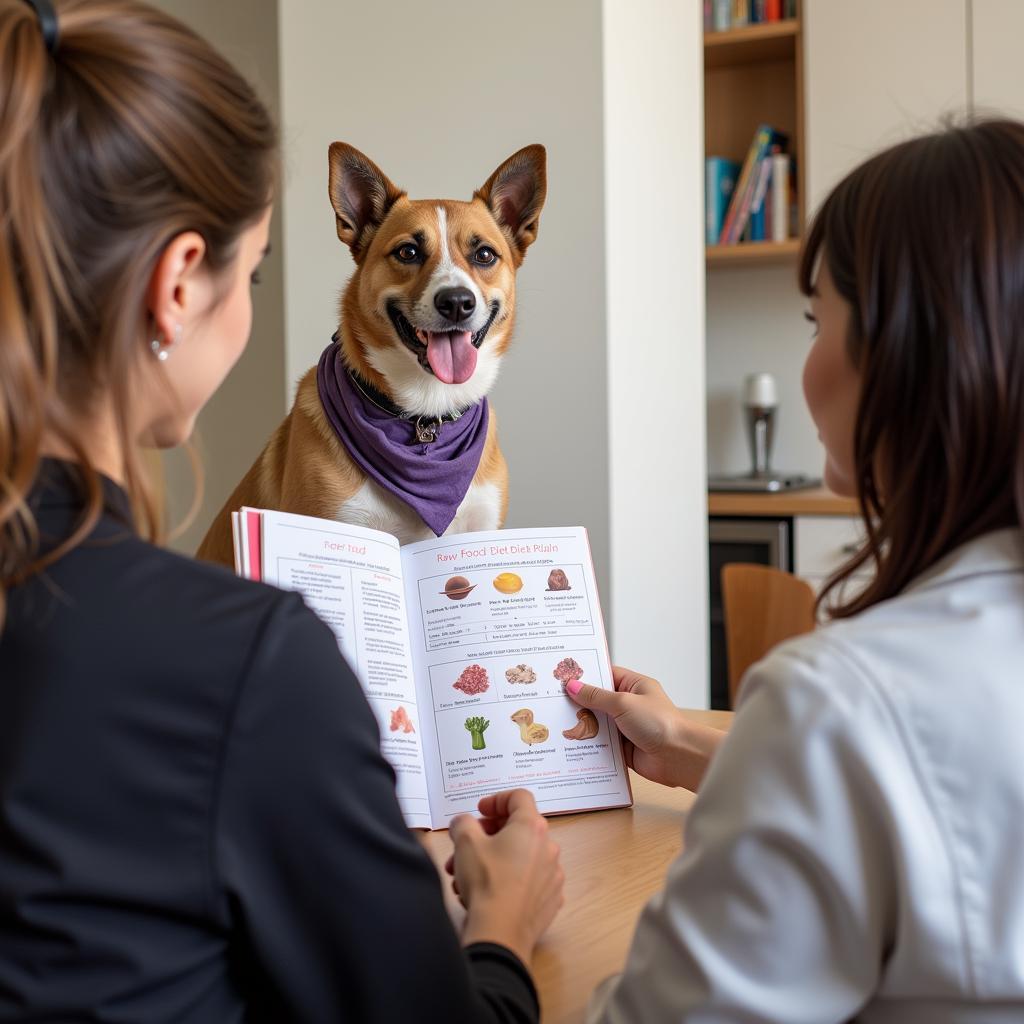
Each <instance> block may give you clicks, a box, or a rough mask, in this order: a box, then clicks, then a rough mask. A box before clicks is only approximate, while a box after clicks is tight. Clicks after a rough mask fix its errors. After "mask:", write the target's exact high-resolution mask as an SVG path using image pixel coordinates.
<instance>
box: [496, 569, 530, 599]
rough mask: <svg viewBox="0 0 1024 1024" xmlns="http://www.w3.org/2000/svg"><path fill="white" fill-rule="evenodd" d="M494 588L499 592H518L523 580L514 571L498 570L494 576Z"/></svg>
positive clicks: (521, 587)
mask: <svg viewBox="0 0 1024 1024" xmlns="http://www.w3.org/2000/svg"><path fill="white" fill-rule="evenodd" d="M494 589H495V590H497V591H498V593H499V594H518V593H519V591H520V590H522V589H523V581H522V578H521V577H519V576H517V575H516V574H515V573H514V572H500V573H498V575H497V576H495V577H494Z"/></svg>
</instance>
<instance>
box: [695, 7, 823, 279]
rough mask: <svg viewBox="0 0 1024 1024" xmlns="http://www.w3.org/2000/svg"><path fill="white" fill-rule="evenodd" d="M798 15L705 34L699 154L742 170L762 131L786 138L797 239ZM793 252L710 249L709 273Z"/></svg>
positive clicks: (800, 130)
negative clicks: (727, 161)
mask: <svg viewBox="0 0 1024 1024" xmlns="http://www.w3.org/2000/svg"><path fill="white" fill-rule="evenodd" d="M801 7H802V3H799V2H798V3H797V16H796V17H795V18H787V19H785V20H783V21H775V22H768V23H765V24H759V25H747V26H745V27H743V28H734V29H729V30H727V31H723V32H706V33H705V34H704V152H705V154H706V155H707V156H724V157H728V158H729V159H732V160H736V161H737V162H739V163H742V161H743V158H744V157H745V156H746V153H747V149H748V147H749V146H750V140H751V138H752V137H753V135H754V130H755V129H756V128H757V126H758V125H759V124H761V123H765V124H770V125H772V126H773V127H774V128H778V129H779V130H780V131H784V132H786V134H787V135H789V139H790V146H789V151H790V154H791V155H792V157H793V159H794V160H795V162H796V175H797V182H796V187H797V209H798V215H797V228H798V233H799V232H802V231H803V227H804V208H805V195H806V187H805V183H804V182H805V171H806V160H805V159H804V153H805V139H804V69H803V39H802V32H803V25H802V11H801ZM798 251H799V243H798V241H797V239H796V238H792V239H787V240H786V241H785V242H740V243H737V244H736V245H709V246H707V247H706V250H705V257H706V263H707V266H708V268H709V269H710V268H712V267H733V266H750V265H756V264H758V263H779V262H784V261H787V260H793V259H795V257H796V254H797V253H798Z"/></svg>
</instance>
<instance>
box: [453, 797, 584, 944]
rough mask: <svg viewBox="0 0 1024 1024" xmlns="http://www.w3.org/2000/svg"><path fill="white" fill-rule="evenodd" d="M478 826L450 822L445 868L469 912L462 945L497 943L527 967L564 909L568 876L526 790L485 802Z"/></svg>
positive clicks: (463, 818)
mask: <svg viewBox="0 0 1024 1024" xmlns="http://www.w3.org/2000/svg"><path fill="white" fill-rule="evenodd" d="M479 808H480V815H481V817H480V818H479V819H476V818H473V817H471V816H470V815H468V814H462V815H459V816H458V817H457V818H453V819H452V821H451V824H450V825H449V834H450V835H451V838H452V842H453V843H454V845H455V852H454V854H452V856H451V858H450V859H449V861H448V863H447V865H446V868H447V870H448V873H449V874H452V875H454V876H455V892H456V893H457V894H458V897H459V899H460V900H461V901H462V905H463V906H464V907H465V908H466V910H467V916H466V924H465V927H464V928H463V932H462V941H463V944H464V945H469V944H470V943H471V942H496V943H498V944H499V945H502V946H506V947H508V948H509V949H511V950H512V952H513V953H515V954H516V956H518V957H519V959H520V960H522V961H523V962H524V963H529V961H530V956H531V955H532V954H533V947H534V946H535V945H536V944H537V940H538V939H539V938H540V937H541V935H543V934H544V932H545V931H546V929H547V927H548V925H550V924H551V922H552V921H553V920H554V917H555V914H557V913H558V910H559V908H560V907H561V906H562V903H563V902H564V896H563V894H562V888H563V885H564V883H565V874H564V872H563V871H562V866H561V864H560V863H559V856H560V851H559V849H558V846H557V844H556V843H555V842H554V841H553V840H552V839H551V837H550V835H549V834H548V823H547V821H545V819H544V818H542V817H541V815H540V813H539V812H538V811H537V804H536V803H535V802H534V799H533V795H532V794H531V793H529V792H528V791H527V790H525V789H513V790H507V791H505V792H502V793H495V794H494V796H487V797H484V798H483V800H481V801H480V804H479Z"/></svg>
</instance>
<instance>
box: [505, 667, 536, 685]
mask: <svg viewBox="0 0 1024 1024" xmlns="http://www.w3.org/2000/svg"><path fill="white" fill-rule="evenodd" d="M505 678H506V679H507V680H508V681H509V682H510V683H535V682H537V673H536V672H534V671H533V669H532V668H530V666H529V665H523V664H519V665H513V666H512V668H507V669H505Z"/></svg>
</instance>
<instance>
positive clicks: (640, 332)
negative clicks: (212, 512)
mask: <svg viewBox="0 0 1024 1024" xmlns="http://www.w3.org/2000/svg"><path fill="white" fill-rule="evenodd" d="M603 17H604V126H605V139H604V147H605V246H606V284H607V325H608V427H609V456H610V459H609V461H610V489H611V498H610V512H611V515H610V520H611V524H610V525H611V600H610V603H611V621H612V637H611V646H612V655H613V658H614V659H615V660H616V661H618V662H619V663H620V664H625V665H628V666H629V667H631V668H635V669H637V670H639V671H642V672H645V673H647V674H648V675H654V676H657V677H658V678H659V679H660V680H661V682H662V683H663V685H664V686H665V687H666V689H667V690H668V691H669V693H670V694H671V696H672V698H673V699H674V700H675V701H676V702H677V703H679V704H683V705H687V706H690V707H707V702H708V685H707V638H708V615H707V604H708V587H707V498H706V494H705V480H706V476H705V413H704V234H703V208H704V203H703V158H704V152H703V150H704V144H703V117H704V111H703V59H702V44H703V36H702V32H703V26H702V22H701V11H700V5H699V4H691V3H679V2H678V0H630V2H629V3H626V2H625V0H604V2H603Z"/></svg>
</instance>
